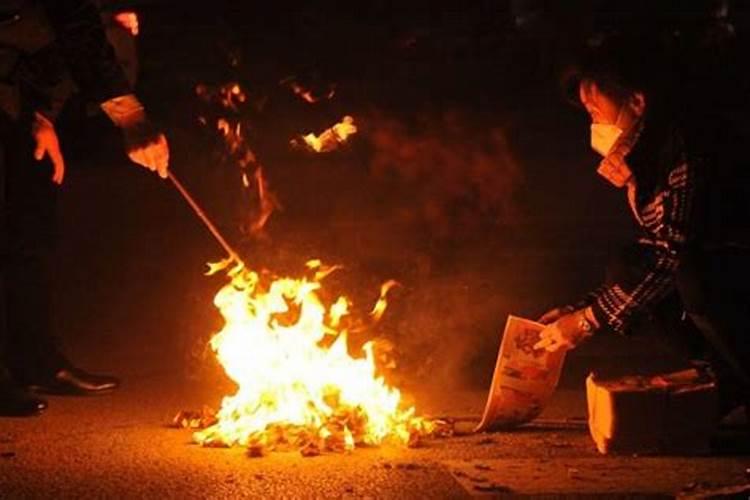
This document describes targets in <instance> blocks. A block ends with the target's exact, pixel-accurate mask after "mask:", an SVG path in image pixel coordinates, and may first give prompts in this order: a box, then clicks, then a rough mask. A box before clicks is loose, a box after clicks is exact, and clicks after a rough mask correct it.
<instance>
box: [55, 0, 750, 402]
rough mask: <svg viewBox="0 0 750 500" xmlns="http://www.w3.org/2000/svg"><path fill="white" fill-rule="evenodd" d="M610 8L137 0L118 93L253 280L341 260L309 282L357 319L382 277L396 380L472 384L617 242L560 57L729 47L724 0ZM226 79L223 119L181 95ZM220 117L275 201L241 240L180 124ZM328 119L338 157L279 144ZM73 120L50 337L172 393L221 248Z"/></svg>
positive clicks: (236, 210)
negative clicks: (145, 113)
mask: <svg viewBox="0 0 750 500" xmlns="http://www.w3.org/2000/svg"><path fill="white" fill-rule="evenodd" d="M612 4H613V3H612V2H598V1H595V0H586V1H584V0H580V1H575V2H572V1H566V2H551V1H550V2H543V1H529V0H526V1H522V0H517V1H510V2H509V1H478V2H471V1H469V2H454V3H451V4H448V5H446V6H445V7H437V4H435V3H433V2H406V3H395V2H394V3H390V2H384V1H379V2H366V3H360V2H355V3H344V2H314V3H309V4H307V5H305V6H303V7H300V6H295V5H292V4H286V3H284V2H267V3H263V2H228V1H224V2H222V1H214V2H176V1H175V2H168V1H161V2H141V3H134V5H135V8H136V10H137V11H138V12H139V13H140V21H141V35H140V36H139V39H138V43H139V53H140V63H141V73H140V79H139V82H138V93H139V95H140V96H141V98H142V100H143V101H144V102H145V103H146V105H147V108H148V109H149V110H150V112H151V115H152V117H153V118H154V120H155V121H157V122H158V123H159V124H160V125H162V126H163V127H164V129H165V131H166V132H167V134H168V137H169V140H170V141H171V154H172V161H171V169H172V170H173V171H174V172H175V174H176V175H178V176H179V177H180V179H181V180H182V181H183V182H184V183H185V184H186V185H187V186H188V188H189V189H191V190H192V191H193V193H194V195H195V196H196V197H197V198H198V200H199V201H200V202H201V203H202V204H203V206H204V208H205V209H206V210H207V212H208V213H209V214H210V215H211V216H212V217H213V218H214V219H215V220H216V221H217V223H218V224H219V226H220V227H221V228H222V230H223V231H224V232H225V233H226V234H227V236H228V237H229V239H230V240H231V241H233V242H235V244H236V245H237V246H238V248H240V249H241V253H242V255H243V256H244V257H245V258H246V260H247V261H248V262H249V263H250V264H251V265H252V266H257V267H258V268H261V267H265V268H268V269H270V270H272V271H274V272H278V273H282V274H283V273H289V274H291V275H298V274H300V273H301V272H302V269H303V264H304V262H305V261H306V260H308V259H311V258H321V259H322V260H323V261H324V262H328V263H340V264H343V265H344V266H345V270H344V271H342V272H340V273H339V274H338V275H334V276H332V277H331V278H330V279H329V280H328V286H329V287H330V288H331V289H332V290H333V291H336V292H339V293H346V294H347V295H350V296H351V297H353V299H354V302H355V306H359V310H360V311H361V312H366V311H367V310H368V309H369V307H370V306H371V304H372V303H374V301H375V299H376V297H377V293H378V287H379V284H380V283H381V282H383V281H385V280H387V279H391V278H394V279H396V280H398V281H399V282H400V283H401V284H402V285H403V287H401V288H399V289H396V290H395V291H394V293H393V295H392V299H393V300H392V301H391V307H390V309H389V311H388V312H387V313H386V316H385V319H384V321H383V322H382V323H381V325H380V326H379V327H378V328H377V331H375V332H374V333H373V335H378V336H382V337H385V338H388V339H390V340H392V341H393V343H394V345H395V346H396V348H397V351H398V355H399V360H400V368H399V370H398V372H397V374H396V375H395V376H397V377H400V378H401V379H402V381H403V383H406V384H407V385H413V386H426V387H427V388H428V389H431V388H434V389H438V388H440V389H445V388H446V387H451V386H453V385H454V386H456V387H458V386H467V385H469V386H472V387H475V388H484V387H486V386H487V385H488V383H489V379H490V376H491V373H492V368H493V366H494V361H495V355H496V352H497V347H498V343H499V333H500V332H501V331H502V327H503V325H504V323H505V319H506V316H507V314H509V313H513V314H517V315H522V316H528V317H532V318H534V317H537V316H538V315H540V314H541V313H542V312H544V311H545V310H546V309H548V308H550V307H552V306H555V305H560V304H563V303H566V302H568V301H571V300H574V299H576V298H578V297H579V296H580V295H581V294H582V293H584V292H586V291H588V290H589V289H591V288H593V287H595V286H597V285H598V284H599V282H600V280H602V279H603V269H604V265H605V263H606V260H607V255H608V253H609V252H611V251H612V250H613V249H615V248H617V246H618V245H619V244H621V243H624V242H627V241H628V239H629V238H631V237H632V234H633V230H634V226H633V223H632V222H631V220H630V215H629V213H628V208H627V203H626V200H625V196H624V194H623V193H621V192H618V191H617V190H615V189H613V188H611V187H610V186H609V185H608V184H607V183H606V182H605V181H604V180H602V179H601V178H599V176H598V175H597V174H596V172H595V169H596V163H597V158H596V156H595V154H594V153H593V152H592V151H591V150H590V148H589V145H588V141H589V135H588V133H589V130H588V125H589V124H588V119H587V117H586V116H585V115H584V114H583V113H582V112H581V111H580V110H578V109H576V108H574V107H572V106H570V105H569V104H567V103H566V102H565V101H564V99H563V97H562V94H561V91H560V86H559V73H560V70H561V69H562V68H563V67H564V66H565V63H566V62H567V61H568V60H570V58H571V57H572V55H573V54H574V52H575V49H576V48H577V47H579V46H580V45H581V44H582V43H584V41H585V40H586V39H587V38H588V37H590V36H591V35H593V34H595V33H597V32H599V31H601V30H605V29H610V28H618V29H634V28H638V29H642V30H644V31H646V32H649V33H652V34H654V33H669V32H674V31H675V30H682V31H681V32H684V33H687V34H688V35H686V36H694V37H696V38H695V39H699V38H700V36H703V35H701V34H705V33H706V32H707V30H708V31H710V30H711V29H714V28H716V29H717V30H719V32H721V33H724V31H722V30H725V29H728V25H727V23H731V27H732V29H733V30H734V31H733V33H734V34H733V35H732V37H730V38H732V40H731V42H727V43H737V44H740V46H742V43H744V40H743V36H744V34H745V33H746V27H747V21H748V16H747V8H743V7H742V5H740V2H734V3H733V4H731V8H730V10H729V18H728V19H727V18H721V17H720V16H719V17H716V13H717V12H718V13H721V9H720V8H721V6H722V5H723V3H722V2H691V3H690V5H691V6H694V10H691V11H689V12H686V11H684V9H685V8H684V7H683V8H682V9H683V11H681V12H677V11H676V10H675V9H674V8H672V7H674V6H677V5H678V4H679V5H683V4H685V3H684V2H640V3H639V2H627V3H625V2H617V3H616V6H613V5H612ZM625 5H627V7H625ZM605 6H607V7H606V8H605ZM670 8H671V10H670ZM613 9H614V10H613ZM743 9H744V10H743ZM692 33H697V34H695V35H693V34H692ZM740 64H741V63H740V61H739V60H737V61H736V65H737V67H738V68H739V67H740ZM292 75H293V76H295V77H296V79H297V81H299V82H300V83H303V84H305V85H306V86H308V87H310V88H313V89H323V90H324V89H327V88H328V86H329V85H331V84H332V85H335V89H336V94H335V96H334V98H333V99H331V100H328V101H326V100H324V101H321V102H319V103H316V104H308V103H305V102H303V101H302V100H301V99H299V98H298V97H297V96H295V95H294V94H293V93H292V92H291V91H290V90H289V88H288V87H287V86H284V85H280V84H279V82H280V81H282V80H283V79H285V78H286V77H289V76H292ZM230 81H237V82H239V83H240V84H241V86H242V87H243V88H244V89H245V91H246V92H247V94H248V97H249V99H248V102H247V103H246V105H245V106H243V107H242V108H241V110H240V111H239V112H238V113H234V114H232V113H230V112H226V111H223V112H220V110H218V109H216V108H212V107H211V106H208V105H206V103H203V102H201V101H200V100H199V99H198V98H197V97H196V95H195V91H194V90H195V87H196V85H198V84H201V83H204V84H207V85H219V84H223V83H226V82H230ZM733 85H738V86H739V85H740V82H738V81H736V80H735V81H733ZM221 113H224V114H228V115H231V116H232V117H233V119H241V120H242V121H243V123H244V124H245V125H246V130H247V131H248V143H249V145H250V146H251V148H252V149H253V151H254V152H255V153H256V155H257V157H258V159H259V160H260V162H261V163H262V164H263V165H264V168H265V173H266V175H267V177H268V180H269V182H270V185H271V188H272V190H273V191H274V192H275V193H276V194H277V196H278V198H279V200H280V202H281V204H282V205H283V210H282V211H279V212H276V213H274V214H273V216H272V217H271V219H270V222H269V224H268V226H267V229H266V235H265V237H264V238H263V239H260V240H258V239H252V238H249V237H248V236H247V235H245V234H243V233H242V231H240V227H241V225H242V223H243V222H244V221H245V218H246V217H247V214H248V213H249V211H250V209H251V208H252V207H250V206H249V205H247V204H246V203H245V202H244V200H243V198H242V193H241V186H240V177H239V169H238V167H237V166H236V165H234V164H233V162H232V161H231V160H229V161H228V160H227V159H226V158H223V157H222V154H221V153H222V150H223V148H222V145H221V141H220V140H219V138H218V135H217V133H216V131H215V130H214V129H213V128H212V127H210V126H209V127H203V126H201V125H200V123H199V117H201V116H204V117H207V119H208V120H209V124H210V123H212V122H211V120H215V119H216V118H217V117H219V116H221ZM345 114H349V115H352V116H353V117H354V118H355V121H356V123H357V125H358V126H359V132H358V133H357V134H356V135H355V136H353V137H352V139H351V141H350V142H349V143H348V144H347V145H346V146H345V147H343V148H342V149H341V150H339V151H336V152H332V153H328V154H321V155H313V154H310V153H307V152H305V151H302V150H300V149H294V148H292V147H291V146H290V144H289V141H290V139H292V138H294V137H296V136H297V135H299V134H301V133H307V132H313V131H314V132H320V131H322V130H323V129H325V128H327V127H328V126H330V125H332V124H333V123H335V122H336V121H338V120H339V119H340V118H341V117H342V116H343V115H345ZM79 115H80V113H76V112H75V111H74V110H73V109H71V110H69V112H68V116H67V117H66V118H65V119H64V120H63V123H62V124H61V125H60V126H61V129H62V133H63V134H64V135H63V139H62V140H63V143H64V148H65V152H66V155H67V156H66V158H67V163H68V168H69V170H68V175H67V178H66V181H65V185H64V186H63V188H62V193H61V199H60V203H61V206H60V226H61V227H60V235H61V248H60V252H59V257H58V267H57V269H58V271H59V272H58V285H57V289H58V293H57V298H58V313H57V324H58V325H59V329H60V335H61V336H62V338H63V339H64V343H65V345H67V346H68V349H69V351H70V352H71V354H72V357H73V358H74V359H76V360H80V363H81V364H82V365H85V366H87V367H90V368H94V369H108V368H109V367H116V368H117V369H119V370H120V371H121V372H122V374H123V375H124V376H125V381H126V383H127V380H128V376H129V374H135V373H142V372H144V371H150V370H151V371H171V372H173V373H175V374H176V375H182V374H187V375H188V380H189V379H190V377H195V376H199V375H202V374H205V373H210V372H214V370H215V368H216V367H215V366H214V364H213V361H212V358H211V356H210V355H205V354H206V353H205V351H203V347H204V345H205V341H206V340H207V339H208V337H209V335H210V334H211V333H212V332H213V331H215V329H216V328H217V326H218V325H219V324H220V323H219V322H220V318H219V317H218V313H217V312H216V309H215V308H214V306H213V305H212V298H213V295H214V294H215V292H216V291H217V290H218V289H219V288H220V287H221V286H222V285H223V284H224V278H223V277H221V276H218V277H217V276H214V277H205V276H203V272H204V271H205V269H206V267H205V263H206V262H207V261H211V260H218V259H220V258H222V257H223V254H222V250H221V248H220V247H219V246H218V245H217V244H216V243H215V241H214V240H212V239H211V237H210V235H209V234H208V232H207V231H206V230H205V229H204V227H203V226H202V225H201V223H200V221H199V220H198V219H196V218H195V216H194V215H193V213H192V212H191V211H190V209H189V208H188V206H187V205H186V204H185V202H184V201H183V200H182V199H181V198H180V197H179V195H178V193H177V191H176V190H174V189H173V188H172V187H171V185H170V184H168V183H167V182H166V181H165V182H160V181H159V180H158V179H157V177H156V176H154V175H151V174H150V173H148V172H146V171H145V170H142V169H139V168H138V167H135V166H132V165H130V164H128V162H127V161H126V160H125V158H124V154H123V153H122V145H121V142H120V140H119V137H118V136H117V132H116V131H115V130H113V129H112V128H111V127H110V126H108V125H107V124H106V122H105V120H104V119H103V118H101V117H95V118H89V119H82V118H81V117H80V116H79ZM354 340H355V341H357V340H358V339H354ZM359 340H364V339H359ZM202 356H203V357H202ZM572 356H573V357H575V358H577V359H579V360H581V361H582V362H581V363H578V364H575V366H579V367H580V368H569V369H568V370H567V371H566V374H565V380H566V381H567V383H580V381H581V380H582V379H581V377H582V375H583V374H585V371H586V370H587V369H589V368H594V367H598V368H599V369H601V368H603V367H607V366H616V365H618V364H620V365H623V366H627V363H628V361H627V360H629V359H633V360H635V359H638V360H649V361H653V360H655V359H658V360H665V362H666V360H667V358H666V357H664V353H663V351H662V350H660V348H659V347H657V346H655V345H654V344H653V343H651V342H649V341H642V340H641V341H634V342H626V341H624V340H622V339H617V338H614V337H611V336H608V335H605V336H603V337H602V338H598V339H595V340H594V341H592V342H590V343H589V344H587V345H585V346H583V347H581V348H580V349H579V350H577V351H576V352H574V353H573V354H572ZM630 367H631V368H632V367H633V365H630ZM218 396H219V394H217V397H218Z"/></svg>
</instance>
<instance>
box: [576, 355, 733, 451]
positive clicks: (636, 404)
mask: <svg viewBox="0 0 750 500" xmlns="http://www.w3.org/2000/svg"><path fill="white" fill-rule="evenodd" d="M586 397H587V400H588V411H589V431H590V433H591V437H592V438H593V439H594V442H595V443H596V447H597V449H598V450H599V452H600V453H603V454H610V453H618V454H634V453H637V454H670V453H680V454H703V453H707V452H708V451H709V440H710V437H711V433H712V431H713V429H714V428H715V426H716V423H717V420H718V400H717V393H716V385H715V383H714V382H713V380H710V379H709V378H707V376H706V375H703V374H700V373H699V372H698V371H697V370H685V371H682V372H676V373H671V374H665V375H658V376H654V377H647V376H628V377H621V378H618V379H612V380H599V379H598V378H597V377H596V375H594V374H591V375H589V377H588V378H587V379H586Z"/></svg>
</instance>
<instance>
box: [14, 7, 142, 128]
mask: <svg viewBox="0 0 750 500" xmlns="http://www.w3.org/2000/svg"><path fill="white" fill-rule="evenodd" d="M73 82H74V83H75V85H76V86H77V87H78V89H79V90H80V91H81V92H82V93H83V94H84V95H85V96H86V97H87V98H88V99H90V100H91V101H93V102H98V103H101V102H104V101H106V100H108V99H111V98H113V97H118V96H121V95H124V94H128V93H130V92H131V89H130V85H129V84H128V81H127V80H126V78H125V75H124V74H123V72H122V68H121V67H120V66H119V64H118V63H117V60H116V58H115V55H114V51H113V49H112V47H111V46H110V45H109V43H108V41H107V38H106V35H105V32H104V28H103V26H102V24H101V18H100V15H99V11H98V9H97V8H96V6H95V5H94V4H92V3H91V2H89V1H86V0H14V1H9V2H0V110H2V111H4V112H5V113H6V114H8V115H10V116H11V117H14V118H17V117H18V115H19V114H20V113H24V112H26V113H28V112H29V111H30V110H31V111H40V112H42V113H44V114H45V115H47V117H48V118H54V117H55V116H56V115H57V114H58V113H59V111H60V109H61V108H62V105H63V104H64V102H65V100H66V99H67V98H68V97H69V96H70V94H71V93H72V92H73V90H74V87H73Z"/></svg>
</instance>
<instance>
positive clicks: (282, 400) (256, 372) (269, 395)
mask: <svg viewBox="0 0 750 500" xmlns="http://www.w3.org/2000/svg"><path fill="white" fill-rule="evenodd" d="M220 265H221V266H223V267H226V266H227V265H228V263H226V262H223V263H221V264H220ZM321 266H322V264H320V262H319V261H311V262H310V263H308V267H310V268H319V267H321ZM215 269H218V267H215ZM228 275H229V277H230V278H231V283H230V284H228V285H227V286H225V287H224V288H222V289H221V290H220V291H219V293H218V294H217V295H216V298H215V300H214V303H215V304H216V306H217V307H218V308H219V310H220V311H221V314H222V316H223V317H224V321H225V324H224V327H223V328H222V330H221V331H220V332H219V333H217V334H216V335H215V336H214V337H213V338H212V339H211V343H210V345H211V347H212V349H213V350H214V351H215V352H216V355H217V357H218V359H219V361H220V362H221V364H222V366H223V367H224V370H225V371H226V373H227V375H228V376H229V377H230V378H231V379H232V380H233V381H234V382H236V383H237V385H238V389H237V392H236V393H235V394H234V395H232V396H227V397H225V398H224V400H223V402H222V407H221V410H220V411H219V412H218V414H217V418H218V423H216V424H215V425H213V426H211V427H209V428H207V429H205V430H202V431H199V432H196V433H195V434H194V435H193V436H194V439H195V440H196V441H197V442H198V443H202V444H204V445H210V444H216V443H217V442H218V443H223V444H226V445H230V446H231V445H235V444H237V445H244V446H251V447H252V446H259V445H260V446H266V445H269V444H270V443H271V442H272V441H273V440H274V439H282V438H279V437H278V436H279V435H281V434H283V435H284V436H285V437H284V438H283V439H284V440H286V441H285V442H287V441H288V440H290V439H292V440H294V442H295V443H296V444H297V445H298V447H299V448H300V449H301V448H303V447H307V449H308V450H309V449H310V448H309V447H310V446H312V447H313V448H314V449H329V450H338V451H347V450H352V449H353V448H354V447H355V446H356V445H361V444H368V445H374V444H379V443H381V442H383V441H384V440H386V439H389V438H394V439H396V440H398V441H400V442H403V443H408V442H409V440H410V437H412V436H413V434H414V433H415V432H418V433H426V432H429V430H430V429H431V423H430V422H427V421H425V420H423V419H420V418H418V417H415V416H414V414H415V410H414V408H413V407H410V408H402V407H401V394H400V392H399V390H398V389H395V388H393V387H390V386H388V385H387V384H386V382H385V380H384V379H383V377H382V376H379V375H378V372H377V368H376V365H375V357H374V354H373V344H372V342H368V343H366V344H365V345H364V346H363V348H362V350H363V352H362V355H361V356H359V357H355V356H351V355H350V354H349V346H348V341H347V332H346V330H337V328H338V325H339V322H340V319H341V317H342V316H343V315H344V314H347V313H348V308H349V301H348V300H347V299H346V298H345V297H339V298H338V300H337V301H336V302H335V303H334V304H333V305H332V306H330V307H327V306H326V305H324V303H323V302H322V300H321V298H320V296H319V290H320V289H321V287H322V285H321V283H320V281H318V280H316V279H312V280H308V279H306V278H303V279H292V278H279V279H275V280H273V281H271V282H270V283H262V280H261V277H260V276H259V275H258V274H257V273H255V272H253V271H249V270H247V269H244V268H241V266H235V267H234V268H233V269H231V270H230V271H229V273H228ZM394 284H395V282H389V283H386V284H384V285H383V287H382V289H381V298H383V297H384V296H385V294H386V293H387V292H388V290H389V289H390V288H392V287H393V286H394ZM326 338H327V339H331V340H332V342H328V341H326V342H323V341H324V339H326ZM280 433H281V434H280ZM290 436H293V437H290Z"/></svg>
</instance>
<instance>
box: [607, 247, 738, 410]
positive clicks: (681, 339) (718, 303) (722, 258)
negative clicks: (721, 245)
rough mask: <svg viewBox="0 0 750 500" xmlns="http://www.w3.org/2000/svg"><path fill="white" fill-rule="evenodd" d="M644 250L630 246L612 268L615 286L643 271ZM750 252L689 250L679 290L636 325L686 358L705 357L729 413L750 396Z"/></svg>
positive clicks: (677, 280)
mask: <svg viewBox="0 0 750 500" xmlns="http://www.w3.org/2000/svg"><path fill="white" fill-rule="evenodd" d="M643 265H644V259H643V249H642V247H640V246H638V245H634V246H630V247H626V248H625V249H624V250H623V251H621V252H620V254H619V255H618V256H617V257H616V258H615V259H613V260H612V262H611V263H610V265H609V266H608V268H607V280H608V281H609V282H622V281H629V280H632V279H633V278H634V276H639V275H640V273H641V272H642V271H643ZM749 310H750V253H749V252H742V251H738V250H733V251H724V252H713V253H711V254H706V253H702V252H701V253H698V252H689V253H686V254H685V255H684V256H683V258H682V259H681V267H680V269H679V270H678V272H677V274H676V276H675V292H674V293H672V294H670V295H668V296H667V297H665V298H664V299H663V300H662V301H661V302H660V303H658V304H655V305H654V306H653V307H652V308H651V309H650V310H649V311H645V312H644V314H643V315H641V316H640V317H638V318H636V319H635V321H634V327H633V333H634V334H637V333H638V330H641V329H642V330H649V331H651V332H652V333H654V334H656V335H658V336H659V337H660V338H662V339H663V340H665V341H666V342H667V343H668V344H669V345H670V346H671V347H672V348H673V349H674V350H675V352H676V353H678V354H680V355H682V356H683V357H686V358H692V359H696V358H698V359H703V360H705V361H708V362H709V363H710V364H711V367H712V369H713V371H714V372H715V374H716V376H717V379H718V385H719V396H720V400H721V403H722V405H723V406H724V408H725V409H730V408H731V407H732V405H736V404H739V403H742V402H743V401H744V400H746V398H748V397H749V396H750V328H749V326H750V322H748V313H747V311H749Z"/></svg>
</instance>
